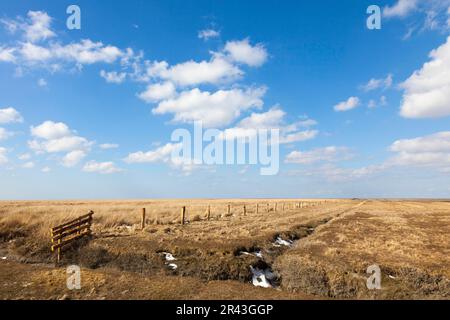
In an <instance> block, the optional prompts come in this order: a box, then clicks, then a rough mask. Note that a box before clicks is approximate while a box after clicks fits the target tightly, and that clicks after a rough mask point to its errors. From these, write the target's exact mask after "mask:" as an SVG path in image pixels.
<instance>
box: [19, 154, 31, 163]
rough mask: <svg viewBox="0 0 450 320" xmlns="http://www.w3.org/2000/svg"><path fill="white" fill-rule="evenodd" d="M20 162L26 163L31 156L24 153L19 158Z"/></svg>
mask: <svg viewBox="0 0 450 320" xmlns="http://www.w3.org/2000/svg"><path fill="white" fill-rule="evenodd" d="M17 158H18V159H19V160H22V161H25V160H29V159H31V154H29V153H23V154H21V155H19V156H18V157H17Z"/></svg>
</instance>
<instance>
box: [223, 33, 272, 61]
mask: <svg viewBox="0 0 450 320" xmlns="http://www.w3.org/2000/svg"><path fill="white" fill-rule="evenodd" d="M224 52H225V53H227V54H228V55H229V57H230V58H231V59H232V60H233V61H235V62H238V63H244V64H247V65H249V66H251V67H259V66H261V65H263V64H264V63H265V62H266V61H267V58H268V54H267V51H266V48H264V46H263V45H262V44H260V43H258V44H256V45H255V46H252V45H251V44H250V42H249V40H248V39H244V40H241V41H228V42H227V43H226V44H225V49H224Z"/></svg>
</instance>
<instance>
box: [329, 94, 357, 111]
mask: <svg viewBox="0 0 450 320" xmlns="http://www.w3.org/2000/svg"><path fill="white" fill-rule="evenodd" d="M359 104H360V100H359V98H358V97H350V98H348V100H347V101H343V102H340V103H338V104H337V105H335V106H334V111H336V112H344V111H349V110H352V109H354V108H356V107H358V106H359Z"/></svg>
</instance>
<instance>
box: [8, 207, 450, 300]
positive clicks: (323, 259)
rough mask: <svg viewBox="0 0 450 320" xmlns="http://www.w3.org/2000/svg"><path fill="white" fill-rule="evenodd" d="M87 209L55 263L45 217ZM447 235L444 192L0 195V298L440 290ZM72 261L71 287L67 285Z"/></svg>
mask: <svg viewBox="0 0 450 320" xmlns="http://www.w3.org/2000/svg"><path fill="white" fill-rule="evenodd" d="M228 205H230V212H228ZM257 205H258V208H257ZM182 206H186V213H187V214H186V217H187V223H186V224H185V225H181V224H180V211H181V207H182ZM208 206H209V207H210V212H211V213H210V219H209V220H207V218H206V212H207V208H208ZM244 206H245V211H244ZM142 208H146V212H147V215H146V217H147V219H146V223H147V225H146V228H145V229H144V230H140V219H141V210H142ZM89 210H93V211H94V224H93V235H92V236H91V237H90V238H87V237H86V238H84V239H82V240H79V241H77V243H76V244H75V245H73V246H72V247H68V248H66V249H65V250H64V251H63V255H62V261H61V263H60V265H58V266H55V264H54V258H55V257H54V254H52V252H51V251H50V249H49V248H50V236H49V228H50V227H52V226H56V225H58V224H61V223H64V222H65V221H68V220H71V219H72V218H74V217H77V216H79V215H82V214H85V213H87V212H88V211H89ZM449 234H450V202H445V201H412V200H411V201H400V200H398V201H393V200H391V201H387V200H386V201H382V200H360V199H354V200H314V199H295V200H293V199H277V200H274V199H258V200H159V201H51V202H50V201H47V202H45V201H42V202H40V201H25V202H20V201H9V202H0V299H180V300H184V299H333V298H350V299H448V298H449V297H450V280H449V279H450V271H449V270H450V268H449V267H450V238H449V236H448V235H449ZM169 253H170V255H168V254H169ZM168 257H173V258H174V260H171V259H169V258H168ZM71 264H76V265H79V266H80V267H81V283H82V288H81V290H73V291H70V290H68V289H67V288H66V277H67V275H66V266H68V265H71ZM171 264H175V265H176V268H174V266H173V265H171ZM374 264H376V265H378V266H379V267H380V269H381V275H382V278H381V289H379V290H369V289H368V288H367V286H366V281H367V278H368V277H369V275H368V274H367V273H366V270H367V267H369V266H371V265H374ZM252 269H253V270H260V271H261V270H264V271H266V272H267V271H269V273H265V275H266V277H267V279H268V280H269V281H268V282H269V283H270V284H271V286H272V288H262V287H255V286H254V285H253V283H252V282H254V272H252ZM269 278H270V279H269ZM259 280H261V277H259ZM263 283H264V281H263Z"/></svg>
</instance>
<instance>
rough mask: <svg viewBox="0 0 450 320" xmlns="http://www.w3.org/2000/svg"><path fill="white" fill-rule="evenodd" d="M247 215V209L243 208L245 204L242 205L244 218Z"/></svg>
mask: <svg viewBox="0 0 450 320" xmlns="http://www.w3.org/2000/svg"><path fill="white" fill-rule="evenodd" d="M246 215H247V209H246V208H245V204H244V216H246Z"/></svg>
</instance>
